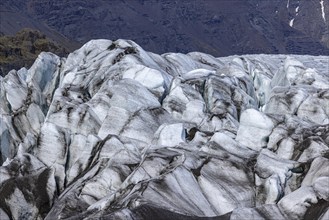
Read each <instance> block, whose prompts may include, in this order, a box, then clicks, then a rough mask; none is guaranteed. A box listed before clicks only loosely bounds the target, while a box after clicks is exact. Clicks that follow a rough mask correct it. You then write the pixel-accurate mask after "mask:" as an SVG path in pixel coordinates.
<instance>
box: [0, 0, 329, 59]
mask: <svg viewBox="0 0 329 220" xmlns="http://www.w3.org/2000/svg"><path fill="white" fill-rule="evenodd" d="M0 4H2V6H1V9H2V10H3V11H2V12H1V13H2V14H3V15H4V16H2V19H0V20H2V21H0V22H1V27H2V28H1V29H2V30H1V31H2V32H4V33H5V34H8V33H7V32H10V31H12V30H16V29H17V26H19V25H23V24H24V25H34V26H37V25H39V26H40V25H41V26H42V27H40V28H42V29H43V30H42V31H43V32H44V33H48V32H51V33H53V32H54V31H57V32H58V33H61V34H63V35H65V36H66V37H68V38H70V39H73V40H76V41H79V42H81V43H85V42H87V41H88V40H90V39H96V38H106V39H118V38H125V39H133V40H134V41H136V42H137V43H139V44H140V45H142V46H143V48H145V49H147V50H149V51H153V52H156V53H160V54H161V53H165V52H169V51H171V52H183V53H187V52H191V51H201V52H206V53H209V54H212V55H214V56H227V55H233V54H255V53H272V54H273V53H281V54H291V53H292V54H309V55H311V54H312V55H319V54H322V55H328V54H329V30H328V26H329V25H328V23H327V20H329V17H328V18H327V15H328V14H329V0H280V1H264V0H234V1H227V0H216V1H213V0H204V1H200V0H182V1H173V0H147V1H146V0H111V1H105V0H94V1H87V0H74V1H66V0H56V1H54V0H27V1H26V0H16V1H11V0H3V1H1V3H0ZM14 12H15V15H18V16H12V15H13V13H14ZM16 17H17V19H18V21H16V20H15V18H16ZM22 17H24V19H22ZM35 24H37V25H35ZM12 34H13V33H12ZM53 35H54V34H53Z"/></svg>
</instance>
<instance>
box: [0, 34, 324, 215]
mask: <svg viewBox="0 0 329 220" xmlns="http://www.w3.org/2000/svg"><path fill="white" fill-rule="evenodd" d="M328 65H329V57H327V56H318V57H315V56H306V55H305V56H297V55H291V56H287V55H245V56H231V57H223V58H215V57H212V56H210V55H207V54H203V53H199V52H193V53H189V54H175V53H167V54H163V55H157V54H154V53H150V52H146V51H144V50H143V49H142V48H141V47H140V46H138V45H137V44H136V43H134V42H133V41H129V40H117V41H110V40H93V41H90V42H88V43H87V44H85V45H84V46H83V47H82V48H80V49H79V50H76V51H75V52H73V53H71V54H70V55H69V56H68V57H67V58H59V57H57V56H56V55H53V54H51V53H41V54H40V55H39V57H38V58H37V60H36V61H35V63H34V64H33V66H32V67H31V68H30V69H29V70H27V69H25V68H22V69H20V70H18V71H15V70H13V71H10V72H9V74H8V75H7V76H6V77H4V78H2V77H1V78H0V80H1V92H0V99H1V102H0V107H1V118H0V119H1V120H0V124H1V136H0V137H1V148H0V149H1V151H0V153H1V158H0V162H1V164H2V166H1V167H0V195H1V196H0V216H1V219H98V218H105V219H200V218H202V217H209V219H263V218H265V219H322V220H324V219H326V218H327V217H328V212H329V211H328V202H329V186H328V182H329V156H328V155H329V138H328V137H329V94H328V85H329V75H328Z"/></svg>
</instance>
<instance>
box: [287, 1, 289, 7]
mask: <svg viewBox="0 0 329 220" xmlns="http://www.w3.org/2000/svg"><path fill="white" fill-rule="evenodd" d="M287 8H289V0H288V2H287Z"/></svg>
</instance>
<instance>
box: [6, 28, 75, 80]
mask: <svg viewBox="0 0 329 220" xmlns="http://www.w3.org/2000/svg"><path fill="white" fill-rule="evenodd" d="M42 51H49V52H52V53H55V54H57V55H58V56H67V55H68V53H69V49H67V48H64V47H62V46H61V45H60V43H57V42H54V41H52V40H51V39H49V38H47V37H46V36H45V35H44V34H42V33H41V32H39V31H36V30H32V29H23V30H21V31H19V32H18V33H16V35H14V36H1V37H0V75H2V76H4V75H5V74H7V73H8V72H9V71H10V70H12V69H17V68H21V67H27V68H29V67H31V65H32V64H33V62H34V60H35V59H36V58H37V56H38V55H39V54H40V53H41V52H42Z"/></svg>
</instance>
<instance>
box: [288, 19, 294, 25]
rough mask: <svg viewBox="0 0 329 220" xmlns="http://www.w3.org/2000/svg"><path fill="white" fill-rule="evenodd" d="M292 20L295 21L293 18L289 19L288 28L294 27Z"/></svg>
mask: <svg viewBox="0 0 329 220" xmlns="http://www.w3.org/2000/svg"><path fill="white" fill-rule="evenodd" d="M294 20H295V18H293V19H291V20H290V21H289V26H290V27H292V26H293V25H294Z"/></svg>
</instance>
